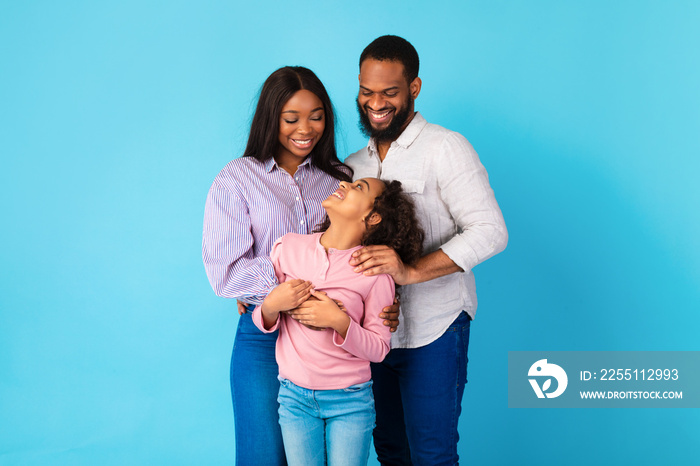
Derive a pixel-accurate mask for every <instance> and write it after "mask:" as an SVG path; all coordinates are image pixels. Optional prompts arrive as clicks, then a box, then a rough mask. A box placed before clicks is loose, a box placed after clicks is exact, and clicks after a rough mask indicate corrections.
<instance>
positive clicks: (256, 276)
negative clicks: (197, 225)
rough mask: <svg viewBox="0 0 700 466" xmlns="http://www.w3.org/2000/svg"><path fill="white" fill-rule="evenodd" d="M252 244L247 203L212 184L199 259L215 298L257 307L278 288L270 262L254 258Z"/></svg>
mask: <svg viewBox="0 0 700 466" xmlns="http://www.w3.org/2000/svg"><path fill="white" fill-rule="evenodd" d="M253 244H254V238H253V234H252V232H251V220H250V215H249V213H248V207H247V205H246V203H245V202H243V200H242V199H241V197H240V195H239V194H237V193H234V192H232V191H231V190H229V189H226V188H224V187H223V186H220V185H219V184H218V183H217V182H216V181H214V184H213V185H212V187H211V189H210V190H209V195H208V196H207V202H206V207H205V211H204V229H203V233H202V259H203V261H204V268H205V269H206V272H207V277H208V278H209V283H210V284H211V286H212V288H213V289H214V292H215V293H216V294H217V295H218V296H221V297H224V298H237V299H240V300H242V301H245V302H248V303H251V304H260V303H262V300H263V299H264V298H265V296H266V295H267V294H268V293H269V292H270V290H271V289H272V288H273V287H274V286H275V285H277V280H276V278H275V271H274V268H273V265H272V261H271V260H270V258H269V257H268V256H267V255H265V256H255V254H254V250H253Z"/></svg>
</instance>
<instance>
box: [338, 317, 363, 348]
mask: <svg viewBox="0 0 700 466" xmlns="http://www.w3.org/2000/svg"><path fill="white" fill-rule="evenodd" d="M356 325H359V324H358V323H357V322H355V321H354V320H352V319H350V325H349V326H348V331H347V332H346V333H345V339H343V337H341V336H340V334H339V333H338V332H336V331H335V330H334V331H333V344H334V345H335V346H337V347H338V348H345V344H346V343H347V341H348V340H352V337H351V335H352V334H353V333H354V332H355V326H356Z"/></svg>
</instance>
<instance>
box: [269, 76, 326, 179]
mask: <svg viewBox="0 0 700 466" xmlns="http://www.w3.org/2000/svg"><path fill="white" fill-rule="evenodd" d="M325 127H326V115H325V112H324V110H323V103H322V102H321V99H319V98H318V97H317V96H316V94H314V93H313V92H311V91H308V90H306V89H302V90H300V91H297V92H296V93H295V94H294V95H293V96H292V97H291V98H290V99H289V100H288V101H287V103H285V104H284V107H282V112H281V113H280V131H279V136H278V138H279V142H280V147H279V149H278V151H277V156H276V157H275V160H276V161H277V163H278V164H280V165H282V166H285V165H293V166H298V165H299V164H300V163H301V162H303V161H304V159H305V158H306V157H307V156H308V155H309V154H310V153H311V150H313V148H314V146H316V144H317V143H318V141H319V140H320V139H321V136H322V135H323V130H324V129H325Z"/></svg>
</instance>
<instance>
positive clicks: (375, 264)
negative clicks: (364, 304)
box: [345, 36, 508, 466]
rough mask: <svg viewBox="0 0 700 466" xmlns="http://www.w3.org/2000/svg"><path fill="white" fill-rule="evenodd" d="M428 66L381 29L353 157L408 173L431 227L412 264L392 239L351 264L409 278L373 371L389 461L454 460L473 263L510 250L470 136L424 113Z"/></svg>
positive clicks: (360, 102) (371, 172)
mask: <svg viewBox="0 0 700 466" xmlns="http://www.w3.org/2000/svg"><path fill="white" fill-rule="evenodd" d="M418 67H419V60H418V53H417V52H416V50H415V49H414V48H413V46H412V45H411V44H410V43H409V42H407V41H406V40H405V39H402V38H400V37H396V36H383V37H379V38H378V39H376V40H375V41H373V42H372V43H371V44H369V45H368V46H367V48H365V50H364V51H363V52H362V55H361V56H360V76H359V79H360V91H359V95H358V97H357V108H358V111H359V113H360V123H361V126H362V128H363V129H364V132H365V133H366V134H367V135H368V136H370V140H369V143H368V145H367V147H365V148H363V149H361V150H360V151H358V152H356V153H354V154H352V155H350V156H349V157H348V158H347V159H346V160H345V162H346V163H347V164H349V165H350V166H351V167H352V168H353V169H354V170H355V175H354V176H355V177H356V178H363V177H380V178H382V179H386V180H399V181H401V183H402V184H403V187H404V189H405V190H406V191H407V192H409V193H410V194H411V196H412V197H413V200H414V201H415V203H416V208H417V212H418V217H419V220H420V221H421V224H422V226H423V229H424V230H425V234H426V238H425V242H424V248H425V255H424V256H423V257H422V258H420V259H419V260H418V262H416V263H415V264H412V265H408V264H403V263H402V262H401V260H400V259H399V258H398V256H397V255H396V253H394V251H393V250H392V249H390V248H388V247H386V246H369V247H365V248H363V249H361V250H359V251H357V252H356V253H355V254H354V255H353V256H354V257H353V259H352V260H351V262H350V263H351V265H354V266H356V269H355V270H356V271H357V272H358V273H365V274H369V275H374V274H379V273H388V274H390V275H391V276H392V277H393V278H394V280H395V281H396V283H397V284H399V285H404V286H402V287H401V289H400V293H401V325H400V326H399V327H398V330H397V332H396V333H395V334H394V335H393V336H392V350H391V351H390V352H389V355H388V356H387V357H386V359H385V360H384V362H382V363H380V364H373V367H372V378H373V379H374V395H375V401H376V409H377V427H376V428H375V431H374V443H375V447H376V449H377V455H378V457H379V461H380V462H381V463H382V464H383V465H393V464H397V465H399V464H401V465H403V464H406V465H408V464H414V465H429V466H437V465H443V464H444V465H454V464H457V463H458V461H459V457H458V455H457V441H458V438H459V434H458V432H457V424H458V419H459V415H460V413H461V402H462V394H463V393H464V386H465V384H466V382H467V346H468V344H469V328H470V322H471V320H472V319H473V318H474V314H475V312H476V304H477V302H476V293H475V283H474V275H473V273H472V269H473V268H474V266H476V265H477V264H479V263H481V262H483V261H484V260H486V259H488V258H489V257H491V256H493V255H495V254H497V253H499V252H500V251H502V250H503V249H504V248H505V246H506V243H507V241H508V234H507V232H506V227H505V223H504V221H503V216H502V214H501V211H500V209H499V207H498V204H497V203H496V199H495V198H494V195H493V191H492V190H491V187H490V185H489V182H488V175H487V173H486V170H485V169H484V167H483V166H482V165H481V162H480V161H479V158H478V156H477V154H476V152H475V151H474V149H473V148H472V146H471V145H470V144H469V142H468V141H467V140H466V139H465V138H464V137H463V136H461V135H460V134H458V133H455V132H453V131H449V130H447V129H445V128H442V127H440V126H437V125H433V124H430V123H427V122H426V121H425V119H424V118H423V117H422V116H421V115H420V114H419V113H418V112H416V111H415V110H414V102H415V99H416V98H417V97H418V95H419V93H420V90H421V85H422V82H421V80H420V78H419V77H418Z"/></svg>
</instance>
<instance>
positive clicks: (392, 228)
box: [315, 180, 425, 264]
mask: <svg viewBox="0 0 700 466" xmlns="http://www.w3.org/2000/svg"><path fill="white" fill-rule="evenodd" d="M382 181H383V183H384V192H382V193H381V194H380V195H379V196H377V197H376V198H375V199H374V207H373V208H372V211H371V212H370V213H369V215H367V218H370V217H371V216H372V214H373V213H375V212H376V213H377V214H379V216H381V218H382V221H381V222H379V223H378V224H376V225H367V231H366V232H365V235H364V236H363V238H362V245H363V246H371V245H376V244H381V245H386V246H389V247H390V248H392V249H393V250H394V251H396V253H397V254H398V255H399V257H400V258H401V260H402V261H403V262H404V263H405V264H413V263H415V262H416V261H417V260H418V259H420V257H421V255H422V254H423V239H424V237H425V233H423V229H422V228H421V226H420V223H419V222H418V219H417V218H416V207H415V205H414V204H413V199H411V196H409V195H408V194H406V193H405V192H404V190H403V189H402V188H401V182H400V181H396V180H394V181H385V180H382ZM329 226H330V219H329V218H328V216H327V215H326V219H325V220H324V221H323V223H322V224H321V225H319V226H318V228H317V229H316V230H315V231H317V232H320V231H326V230H327V229H328V227H329Z"/></svg>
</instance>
